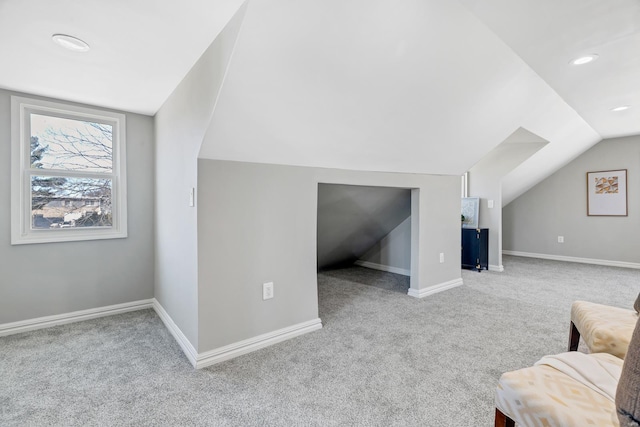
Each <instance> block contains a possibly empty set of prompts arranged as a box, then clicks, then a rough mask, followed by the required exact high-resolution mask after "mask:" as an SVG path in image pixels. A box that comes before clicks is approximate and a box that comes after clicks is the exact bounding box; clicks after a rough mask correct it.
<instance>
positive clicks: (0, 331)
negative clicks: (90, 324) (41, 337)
mask: <svg viewBox="0 0 640 427" xmlns="http://www.w3.org/2000/svg"><path fill="white" fill-rule="evenodd" d="M152 306H153V299H146V300H140V301H133V302H125V303H123V304H115V305H108V306H106V307H98V308H91V309H88V310H80V311H72V312H71V313H64V314H56V315H53V316H45V317H38V318H35V319H29V320H21V321H19V322H12V323H5V324H2V325H0V337H3V336H6V335H12V334H19V333H21V332H28V331H35V330H36V329H44V328H50V327H52V326H57V325H64V324H67V323H73V322H80V321H82V320H89V319H96V318H98V317H105V316H112V315H114V314H120V313H126V312H128V311H135V310H142V309H145V308H151V307H152Z"/></svg>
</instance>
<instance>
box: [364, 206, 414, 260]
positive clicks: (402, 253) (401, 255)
mask: <svg viewBox="0 0 640 427" xmlns="http://www.w3.org/2000/svg"><path fill="white" fill-rule="evenodd" d="M360 260H361V261H366V262H372V263H374V264H379V265H382V266H386V267H395V268H400V269H402V270H410V269H411V217H409V218H407V219H405V220H404V221H402V222H401V223H400V225H398V226H397V227H396V228H394V229H393V230H391V232H390V233H389V234H387V235H386V236H384V237H383V238H382V239H381V240H380V241H378V242H377V243H376V244H375V245H373V246H372V247H371V249H369V250H368V251H367V252H366V253H365V254H364V255H362V256H361V257H360Z"/></svg>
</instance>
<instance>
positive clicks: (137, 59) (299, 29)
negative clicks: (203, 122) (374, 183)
mask: <svg viewBox="0 0 640 427" xmlns="http://www.w3.org/2000/svg"><path fill="white" fill-rule="evenodd" d="M241 4H242V2H241V1H239V0H216V1H205V0H185V1H181V2H180V3H179V4H178V3H176V2H171V1H168V0H161V1H153V0H141V1H136V2H127V1H124V0H118V1H114V2H102V1H98V0H84V1H83V2H77V1H72V0H55V1H51V0H31V1H29V2H25V1H20V0H0V40H2V41H1V42H0V57H1V58H2V59H3V61H2V62H3V66H2V67H0V87H3V88H7V89H11V90H17V91H23V92H27V93H33V94H38V95H44V96H52V97H56V98H60V99H67V100H72V101H78V102H84V103H88V104H92V105H98V106H104V107H109V108H115V109H121V110H125V111H132V112H140V113H144V114H154V113H155V112H156V111H157V110H158V109H159V108H160V107H161V106H162V104H163V102H164V101H165V100H166V98H167V97H168V96H169V95H170V93H171V92H172V91H173V89H174V88H175V87H176V85H177V84H178V83H179V82H180V81H181V79H182V78H183V77H184V76H185V75H186V73H187V72H188V71H189V69H190V68H191V67H192V66H193V64H194V63H195V62H196V61H197V59H198V58H199V56H200V55H201V54H202V53H203V52H204V51H205V49H206V48H207V47H208V46H209V45H210V44H211V43H212V42H213V40H214V39H215V38H216V37H217V36H218V35H219V34H220V32H221V31H223V28H224V25H225V24H226V23H227V22H228V21H229V20H230V19H231V17H232V16H233V14H234V13H235V12H236V11H237V10H238V8H239V7H240V5H241ZM241 13H243V14H244V16H243V18H242V25H241V29H240V31H238V36H237V39H236V40H235V46H234V50H233V56H232V59H231V61H230V62H229V65H228V68H227V70H226V77H225V80H224V83H223V85H222V87H221V89H220V92H219V96H218V99H217V101H216V107H215V111H213V115H212V120H211V122H210V124H209V127H208V129H207V130H206V136H205V139H204V141H203V145H202V148H201V152H200V156H201V157H204V158H214V159H228V160H240V161H252V162H264V163H276V164H293V165H305V166H319V167H332V168H346V169H356V170H358V169H361V170H377V171H396V172H412V173H432V174H462V173H463V172H464V171H466V170H468V169H469V168H471V167H472V166H473V165H474V164H475V163H476V162H478V161H479V159H481V158H482V156H484V155H485V154H486V153H488V152H489V151H490V150H491V149H493V148H494V147H496V146H497V145H499V144H500V143H501V142H502V141H504V140H505V139H506V138H507V137H508V136H509V135H511V134H512V133H513V132H514V131H516V130H517V129H519V128H523V129H526V130H527V131H528V132H530V133H532V134H534V135H535V136H537V137H539V138H542V139H544V140H546V141H549V143H548V144H547V145H546V146H545V147H544V148H543V149H541V150H540V151H538V152H537V153H536V154H535V155H534V156H532V157H531V158H530V159H529V160H527V161H526V162H524V163H523V164H522V165H521V166H520V167H518V168H516V169H515V170H514V171H513V172H512V173H511V174H510V175H509V179H508V180H505V184H504V192H505V197H506V198H507V199H513V198H514V197H516V196H517V195H518V194H520V193H522V192H523V191H525V190H526V189H528V188H530V187H531V186H532V185H534V184H535V183H536V182H538V181H539V180H541V179H543V178H544V177H546V176H547V175H548V174H549V173H551V172H553V171H554V170H556V169H558V168H559V167H561V166H562V165H564V164H566V163H567V162H568V161H570V160H571V159H573V158H575V157H576V156H577V155H579V154H580V153H581V152H583V151H585V150H586V149H588V148H589V147H591V146H592V145H593V144H595V143H597V142H598V141H600V140H601V138H602V137H613V136H622V135H630V134H640V79H638V78H637V76H639V75H640V59H639V58H640V57H639V56H638V55H637V52H639V51H640V3H639V2H638V1H637V0H610V1H607V2H596V1H584V0H565V1H563V2H554V1H552V0H542V1H534V0H489V1H486V0H483V1H479V0H450V1H446V2H443V1H439V0H404V1H400V2H398V1H391V0H376V1H370V0H352V1H350V2H344V1H338V0H323V1H319V0H272V1H270V2H264V1H260V0H250V2H249V3H248V4H247V7H246V8H243V9H242V10H241ZM55 33H65V34H71V35H74V36H76V37H79V38H81V39H83V40H84V41H86V42H87V43H88V44H89V45H90V46H91V50H90V51H89V52H85V53H77V52H68V51H65V50H63V49H61V48H59V47H58V46H56V45H54V44H53V43H52V41H51V35H52V34H55ZM591 53H595V54H598V55H599V57H598V59H597V60H596V61H594V62H593V63H591V64H587V65H583V66H574V65H570V64H569V62H570V61H571V60H572V59H574V58H576V57H579V56H582V55H584V54H591ZM619 105H630V106H631V108H629V109H628V110H626V111H621V112H612V111H611V108H613V107H616V106H619Z"/></svg>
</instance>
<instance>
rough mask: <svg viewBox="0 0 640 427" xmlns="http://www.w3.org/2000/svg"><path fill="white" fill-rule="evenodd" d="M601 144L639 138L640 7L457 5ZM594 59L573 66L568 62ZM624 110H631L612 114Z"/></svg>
mask: <svg viewBox="0 0 640 427" xmlns="http://www.w3.org/2000/svg"><path fill="white" fill-rule="evenodd" d="M461 3H463V4H464V5H465V6H467V7H468V8H469V9H470V10H471V11H472V12H473V13H474V14H475V15H476V16H477V17H478V18H479V19H480V20H481V21H483V22H484V23H485V24H486V25H487V27H488V28H489V29H491V31H493V32H494V33H495V34H496V35H498V37H500V39H501V40H502V41H503V42H505V43H506V44H507V45H508V46H509V47H510V48H511V49H513V50H514V51H515V52H517V53H518V55H519V56H520V57H521V58H522V59H523V60H524V61H525V62H526V63H527V64H528V65H529V66H530V67H531V68H532V69H533V70H535V72H536V73H537V74H538V75H540V77H542V78H543V79H544V80H545V81H546V82H547V84H549V86H551V88H553V90H555V91H556V92H557V93H558V94H559V95H560V96H561V97H562V98H563V99H564V100H565V101H566V102H567V103H568V104H569V105H571V107H572V108H573V109H575V110H576V111H577V112H578V114H580V116H581V117H583V118H584V119H585V120H586V121H587V122H588V123H589V125H590V126H591V127H593V128H594V129H595V130H596V131H597V132H598V133H599V134H600V135H601V136H602V137H603V138H613V137H617V136H625V135H633V134H638V133H640V77H639V72H640V55H639V54H638V52H640V1H637V0H607V1H599V0H562V1H536V0H461ZM594 53H595V54H597V55H599V57H598V59H597V60H596V61H594V62H593V63H590V64H588V65H583V66H579V67H576V66H572V65H570V64H569V62H570V61H571V60H572V59H575V58H577V57H580V56H583V55H586V54H594ZM621 105H629V106H632V108H630V109H629V110H626V111H623V112H612V111H610V109H611V108H613V107H617V106H621Z"/></svg>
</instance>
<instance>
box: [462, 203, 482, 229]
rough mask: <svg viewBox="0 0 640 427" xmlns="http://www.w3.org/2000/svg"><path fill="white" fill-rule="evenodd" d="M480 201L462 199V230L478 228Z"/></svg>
mask: <svg viewBox="0 0 640 427" xmlns="http://www.w3.org/2000/svg"><path fill="white" fill-rule="evenodd" d="M479 211H480V199H479V198H478V197H463V198H462V216H463V217H464V219H463V220H462V228H478V212H479Z"/></svg>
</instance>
